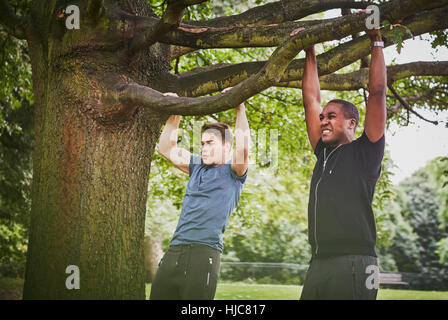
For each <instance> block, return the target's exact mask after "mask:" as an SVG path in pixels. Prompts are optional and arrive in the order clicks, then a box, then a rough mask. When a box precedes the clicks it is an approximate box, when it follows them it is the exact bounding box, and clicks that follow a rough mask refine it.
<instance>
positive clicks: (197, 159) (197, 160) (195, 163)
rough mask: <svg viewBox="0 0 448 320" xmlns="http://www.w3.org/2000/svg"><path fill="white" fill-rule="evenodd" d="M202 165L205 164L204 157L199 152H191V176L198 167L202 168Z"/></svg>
mask: <svg viewBox="0 0 448 320" xmlns="http://www.w3.org/2000/svg"><path fill="white" fill-rule="evenodd" d="M202 165H203V162H202V157H201V156H199V155H197V154H191V156H190V164H189V170H190V176H191V175H192V174H193V172H194V171H195V170H196V169H197V168H200V167H201V166H202Z"/></svg>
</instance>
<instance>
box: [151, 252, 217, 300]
mask: <svg viewBox="0 0 448 320" xmlns="http://www.w3.org/2000/svg"><path fill="white" fill-rule="evenodd" d="M220 265H221V252H220V251H218V250H216V249H213V248H211V247H209V246H206V245H199V244H189V245H176V246H170V247H169V249H168V251H167V252H166V253H165V255H164V256H163V258H162V260H161V261H160V263H159V269H158V270H157V273H156V276H155V278H154V281H153V282H152V285H151V295H150V299H151V300H186V299H188V300H213V298H214V297H215V292H216V286H217V283H218V277H219V269H220Z"/></svg>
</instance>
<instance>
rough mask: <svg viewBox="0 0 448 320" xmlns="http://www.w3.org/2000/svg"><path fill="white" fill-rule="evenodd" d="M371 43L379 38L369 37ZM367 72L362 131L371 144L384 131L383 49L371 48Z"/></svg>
mask: <svg viewBox="0 0 448 320" xmlns="http://www.w3.org/2000/svg"><path fill="white" fill-rule="evenodd" d="M371 41H372V42H375V41H381V36H379V35H378V34H377V35H373V36H371ZM371 55H372V59H371V62H370V71H369V98H368V100H367V108H366V117H365V125H364V130H365V132H366V134H367V137H368V138H369V139H370V141H372V142H376V141H378V140H379V139H380V138H381V137H382V136H383V135H384V131H385V129H386V89H387V75H386V64H385V62H384V55H383V48H382V47H381V46H373V47H372V53H371Z"/></svg>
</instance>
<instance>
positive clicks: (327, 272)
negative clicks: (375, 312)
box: [300, 255, 379, 300]
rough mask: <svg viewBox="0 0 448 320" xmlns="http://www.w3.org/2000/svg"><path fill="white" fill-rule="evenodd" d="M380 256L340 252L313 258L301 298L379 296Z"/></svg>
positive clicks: (371, 298)
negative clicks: (340, 253) (341, 253)
mask: <svg viewBox="0 0 448 320" xmlns="http://www.w3.org/2000/svg"><path fill="white" fill-rule="evenodd" d="M377 271H378V261H377V258H375V257H372V256H363V255H341V256H333V257H327V258H313V260H312V261H311V263H310V267H309V268H308V271H307V274H306V280H305V283H304V285H303V290H302V295H301V297H300V299H301V300H376V296H377V292H378V281H379V279H378V278H379V272H377Z"/></svg>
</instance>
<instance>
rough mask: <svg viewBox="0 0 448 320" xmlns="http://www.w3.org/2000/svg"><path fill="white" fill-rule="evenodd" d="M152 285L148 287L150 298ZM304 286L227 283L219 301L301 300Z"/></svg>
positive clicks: (422, 296) (441, 294)
mask: <svg viewBox="0 0 448 320" xmlns="http://www.w3.org/2000/svg"><path fill="white" fill-rule="evenodd" d="M150 291H151V285H149V284H148V285H147V286H146V295H147V298H148V297H149V293H150ZM301 292H302V286H293V285H273V284H247V283H225V282H221V283H219V284H218V289H217V290H216V296H215V299H217V300H299V298H300V293H301ZM378 300H448V291H415V290H395V289H380V290H379V291H378Z"/></svg>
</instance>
